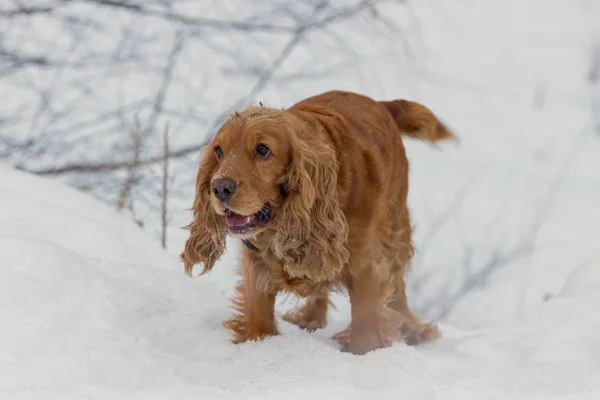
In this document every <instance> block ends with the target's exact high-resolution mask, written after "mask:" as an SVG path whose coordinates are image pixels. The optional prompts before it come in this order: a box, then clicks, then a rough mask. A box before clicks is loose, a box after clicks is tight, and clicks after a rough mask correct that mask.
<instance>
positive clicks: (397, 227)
mask: <svg viewBox="0 0 600 400" xmlns="http://www.w3.org/2000/svg"><path fill="white" fill-rule="evenodd" d="M403 136H404V137H412V138H416V139H420V140H424V141H428V142H431V143H435V142H437V141H440V140H445V139H453V138H455V136H454V135H453V133H451V132H450V130H449V129H448V128H447V127H446V125H445V124H443V123H442V122H440V120H439V119H438V118H437V117H436V116H435V115H434V114H433V113H432V112H431V111H430V110H429V109H428V108H427V107H425V106H424V105H421V104H419V103H416V102H412V101H407V100H395V101H376V100H374V99H372V98H370V97H367V96H364V95H361V94H357V93H352V92H345V91H329V92H325V93H322V94H320V95H316V96H313V97H309V98H307V99H305V100H303V101H300V102H298V103H296V104H294V105H293V106H291V107H289V108H287V109H274V108H269V107H263V106H262V104H261V105H260V106H251V107H248V108H247V109H245V110H243V111H240V112H235V113H233V114H232V115H230V117H229V119H228V120H227V121H226V122H224V124H223V125H222V126H221V127H220V129H219V130H218V132H217V134H216V135H215V137H214V139H213V140H212V142H211V143H210V144H209V145H208V146H207V151H206V152H205V154H203V156H202V158H201V161H200V165H199V170H198V175H197V180H196V193H195V198H194V203H193V207H192V212H193V221H192V222H191V223H190V224H189V225H188V226H186V227H185V228H186V229H188V230H189V238H188V239H187V241H186V243H185V248H184V250H183V252H182V253H181V260H182V262H183V264H184V267H185V271H186V272H187V273H188V274H189V275H191V274H192V270H193V268H194V266H195V265H196V264H201V265H202V268H203V269H202V271H201V275H202V274H205V273H207V272H209V271H210V270H211V269H212V268H213V266H214V265H215V262H216V261H217V260H218V259H219V258H220V256H221V255H222V254H223V251H224V248H225V239H226V236H227V235H230V236H232V237H235V238H239V239H241V240H242V241H243V243H244V244H245V246H244V247H243V250H242V251H243V254H242V262H241V269H240V275H241V278H242V279H241V281H240V282H239V284H238V285H237V287H236V295H235V297H234V298H233V301H232V302H233V306H232V307H233V309H234V311H235V312H234V313H233V315H232V317H231V319H229V320H228V321H226V322H224V323H223V324H224V326H225V327H226V328H227V329H229V330H230V331H231V332H232V334H233V340H232V341H233V342H234V343H241V342H245V341H247V340H259V339H263V338H266V337H270V336H274V335H278V334H279V332H278V328H277V323H276V320H275V315H274V305H275V298H276V296H277V294H278V293H281V292H287V293H290V292H291V293H294V294H296V295H298V296H301V297H303V298H306V302H305V303H304V305H303V306H301V307H300V308H298V309H297V310H294V311H292V312H288V313H287V314H285V315H284V317H283V318H284V320H286V321H289V322H291V323H293V324H296V325H298V326H299V327H300V328H302V329H306V330H308V331H311V332H312V331H314V330H316V329H319V328H323V327H325V326H326V324H327V309H328V306H329V304H330V301H329V294H330V293H331V292H332V291H338V290H346V291H347V292H348V294H349V298H350V305H351V322H350V324H349V325H348V327H347V328H346V329H344V330H343V331H342V332H340V333H338V334H337V335H335V336H334V338H335V339H336V340H337V341H338V342H339V344H340V347H341V350H342V351H345V352H351V353H353V354H365V353H367V352H369V351H372V350H376V349H380V348H385V347H389V346H390V345H391V344H392V343H393V342H397V341H400V342H405V343H407V344H409V345H416V344H419V343H423V342H428V341H432V340H434V339H437V338H438V337H439V336H440V334H439V329H438V327H437V324H436V323H435V322H423V321H421V320H420V319H419V318H418V317H417V316H415V315H414V314H413V313H412V311H411V310H410V309H409V306H408V304H407V298H406V293H405V275H406V274H407V272H408V271H409V266H410V262H411V258H412V256H413V253H414V248H413V244H412V238H411V235H412V227H411V219H410V215H409V210H408V207H407V196H408V176H409V174H408V160H407V158H406V152H405V148H404V144H403Z"/></svg>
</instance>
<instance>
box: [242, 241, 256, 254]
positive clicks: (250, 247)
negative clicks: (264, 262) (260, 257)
mask: <svg viewBox="0 0 600 400" xmlns="http://www.w3.org/2000/svg"><path fill="white" fill-rule="evenodd" d="M242 243H244V244H245V245H246V247H247V248H248V249H250V250H252V251H255V252H257V253H260V250H259V249H258V247H256V246H255V245H253V244H252V242H251V241H249V240H248V239H242Z"/></svg>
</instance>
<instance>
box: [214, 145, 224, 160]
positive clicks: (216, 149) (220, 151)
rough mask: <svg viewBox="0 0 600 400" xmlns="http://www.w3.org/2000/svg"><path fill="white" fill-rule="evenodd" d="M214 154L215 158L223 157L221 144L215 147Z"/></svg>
mask: <svg viewBox="0 0 600 400" xmlns="http://www.w3.org/2000/svg"><path fill="white" fill-rule="evenodd" d="M215 154H216V155H217V158H218V159H219V160H220V159H221V158H223V149H222V148H221V146H217V147H215Z"/></svg>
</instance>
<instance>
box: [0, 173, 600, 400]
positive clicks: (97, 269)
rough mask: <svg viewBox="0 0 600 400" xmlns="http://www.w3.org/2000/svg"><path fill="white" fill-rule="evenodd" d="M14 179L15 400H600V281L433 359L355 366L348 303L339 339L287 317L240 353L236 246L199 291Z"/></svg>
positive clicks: (2, 285)
mask: <svg viewBox="0 0 600 400" xmlns="http://www.w3.org/2000/svg"><path fill="white" fill-rule="evenodd" d="M0 182H2V186H1V187H0V398H1V399H83V398H86V399H203V400H208V399H245V400H248V399H261V400H265V399H278V400H283V399H307V398H314V399H317V398H318V399H460V400H468V399H477V400H481V399H511V400H515V399H528V400H534V399H545V400H547V399H598V398H600V313H598V304H600V295H599V292H600V291H599V290H597V289H599V288H600V276H599V275H598V273H597V272H596V271H597V268H585V267H582V268H579V269H577V271H578V272H577V275H578V277H577V279H572V280H571V281H570V283H569V285H570V286H569V290H568V294H566V295H565V296H564V297H562V295H561V296H558V297H554V298H552V299H550V300H549V301H548V302H546V303H544V304H543V306H541V307H539V308H538V309H536V310H534V311H533V312H532V313H530V314H528V315H525V316H524V317H523V318H522V319H520V320H517V321H513V322H512V323H510V324H506V325H505V326H503V327H500V328H494V329H488V330H459V329H456V328H453V327H451V326H442V330H443V338H442V339H440V340H439V341H437V342H435V343H432V344H429V345H424V346H420V347H409V346H406V345H403V344H395V345H394V346H393V347H391V348H388V349H384V350H378V351H375V352H371V353H369V354H367V355H365V356H353V355H350V354H345V353H341V352H340V351H339V349H338V346H337V345H336V343H335V342H334V341H333V340H331V339H330V336H331V335H332V334H333V333H335V332H336V331H338V330H341V329H342V328H344V327H345V326H346V324H347V322H348V318H349V315H348V311H349V306H348V304H347V301H346V299H345V298H344V297H337V298H336V299H335V304H336V306H337V310H336V311H335V312H332V313H331V315H330V323H329V326H328V327H327V328H326V329H324V330H321V331H317V332H316V333H313V334H308V333H306V332H303V331H300V330H299V329H297V328H296V327H294V326H292V325H290V324H287V323H285V322H283V321H281V319H280V318H279V325H280V328H281V330H282V335H281V336H279V337H276V338H272V339H267V340H264V341H262V342H248V343H245V344H241V345H233V344H231V343H230V342H229V338H230V337H229V333H228V332H227V331H226V330H225V329H224V328H223V327H222V326H221V321H222V320H224V319H225V318H227V317H228V315H229V313H230V310H229V309H228V298H229V296H230V295H231V294H232V287H233V285H234V283H235V276H234V271H235V269H236V265H235V264H236V263H237V257H238V254H239V253H238V251H239V247H238V244H237V243H236V242H233V241H232V242H231V243H230V246H229V252H228V253H227V254H226V256H225V257H224V258H223V259H222V261H221V262H220V263H219V264H218V265H217V266H216V267H215V270H214V272H213V273H212V274H211V275H209V276H206V277H197V278H195V279H190V278H189V277H187V276H185V275H184V273H183V267H182V265H180V264H179V262H178V260H177V259H176V257H175V255H174V254H171V255H169V254H167V253H166V252H164V251H163V250H162V249H161V248H160V245H159V244H158V243H157V242H156V241H155V240H154V239H153V238H151V237H150V236H149V235H148V234H146V233H144V232H143V231H142V230H141V229H140V228H138V227H137V226H136V225H135V224H134V223H132V222H131V221H130V220H129V219H127V218H125V217H124V216H121V215H118V214H117V213H115V212H113V211H112V210H111V209H110V208H109V207H108V206H106V205H105V204H103V203H101V202H99V201H98V200H95V199H93V198H91V197H88V196H86V195H84V194H81V193H79V192H77V191H75V190H74V189H71V188H68V187H64V186H60V185H59V184H57V183H55V182H52V181H48V180H44V179H42V178H38V177H33V176H30V175H27V174H24V173H21V172H16V171H13V170H10V169H0ZM586 277H587V279H586ZM578 282H580V283H581V284H583V285H584V286H585V289H586V290H582V291H579V290H578V289H577V285H578ZM594 285H595V288H596V290H590V289H591V288H592V286H594ZM294 303H295V302H294V301H287V302H285V303H280V304H278V306H277V314H278V317H280V316H281V314H282V313H283V312H284V311H285V310H287V309H288V308H290V307H292V306H294Z"/></svg>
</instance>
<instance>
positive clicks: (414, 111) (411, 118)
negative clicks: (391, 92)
mask: <svg viewBox="0 0 600 400" xmlns="http://www.w3.org/2000/svg"><path fill="white" fill-rule="evenodd" d="M379 103H381V104H383V105H384V106H385V108H387V110H388V111H389V113H390V114H392V117H394V120H395V121H396V124H397V125H398V128H400V131H401V132H402V134H403V135H405V136H408V137H411V138H414V139H420V140H425V141H428V142H431V143H435V142H437V141H440V140H445V139H456V136H454V135H453V134H452V132H450V130H449V129H448V128H447V127H446V126H445V125H444V124H443V123H442V122H440V120H439V119H438V118H437V117H436V116H435V115H434V114H433V113H432V112H431V110H430V109H429V108H427V107H425V106H424V105H422V104H419V103H415V102H413V101H408V100H394V101H380V102H379Z"/></svg>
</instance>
